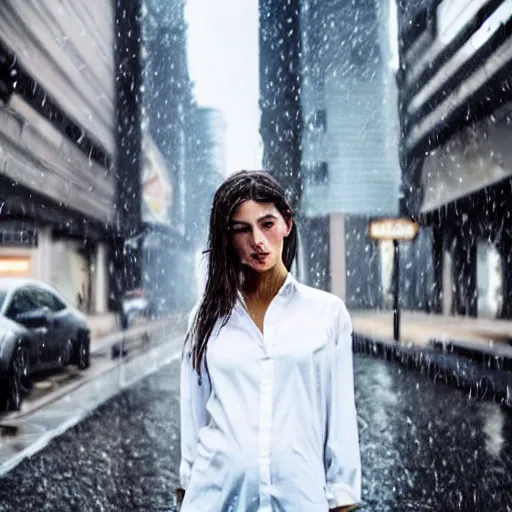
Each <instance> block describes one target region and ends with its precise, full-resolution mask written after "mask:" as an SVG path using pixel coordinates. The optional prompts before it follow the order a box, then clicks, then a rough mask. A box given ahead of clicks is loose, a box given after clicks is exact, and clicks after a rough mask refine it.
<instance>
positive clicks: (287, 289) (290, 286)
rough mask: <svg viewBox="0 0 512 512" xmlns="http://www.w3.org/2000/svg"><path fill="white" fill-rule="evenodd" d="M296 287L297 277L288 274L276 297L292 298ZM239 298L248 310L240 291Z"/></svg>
mask: <svg viewBox="0 0 512 512" xmlns="http://www.w3.org/2000/svg"><path fill="white" fill-rule="evenodd" d="M296 286H297V280H296V279H295V277H294V276H293V275H292V273H291V272H288V275H287V276H286V279H285V280H284V283H283V284H282V285H281V288H279V291H278V292H277V294H276V297H284V298H289V297H291V296H292V294H293V291H294V290H295V287H296ZM237 296H238V302H239V303H240V304H241V306H242V307H243V308H244V309H247V306H246V304H245V300H244V297H243V295H242V293H241V292H240V290H238V292H237Z"/></svg>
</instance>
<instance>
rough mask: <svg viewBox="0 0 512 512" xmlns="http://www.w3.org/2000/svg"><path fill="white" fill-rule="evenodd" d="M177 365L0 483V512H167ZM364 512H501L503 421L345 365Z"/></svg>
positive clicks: (432, 387)
mask: <svg viewBox="0 0 512 512" xmlns="http://www.w3.org/2000/svg"><path fill="white" fill-rule="evenodd" d="M177 390H178V363H177V362H175V363H172V364H171V365H170V366H167V367H165V368H164V369H163V370H160V371H159V372H158V373H156V374H154V375H152V376H151V377H149V378H147V379H145V380H143V381H141V382H140V383H138V384H137V385H135V386H134V387H133V388H130V389H128V390H127V391H125V392H123V393H122V394H120V395H118V396H116V397H115V398H113V399H111V400H110V401H109V402H107V403H105V404H104V405H103V406H101V407H100V408H99V409H97V410H96V411H95V412H93V413H92V414H91V415H90V416H89V417H88V418H86V419H85V420H84V421H83V422H82V423H81V424H79V425H77V426H76V427H74V428H73V429H71V430H69V431H67V432H66V433H65V434H63V435H62V436H61V437H59V438H57V439H55V440H54V441H52V443H51V444H50V445H49V446H48V447H47V448H45V449H44V450H43V451H41V452H40V453H38V454H37V455H35V456H33V457H32V458H31V459H27V460H25V461H23V462H22V463H21V464H20V465H19V466H17V467H16V468H15V469H14V470H12V471H11V472H10V473H8V474H7V475H6V476H4V477H3V478H2V479H1V480H0V511H25V510H35V511H38V512H39V511H41V512H42V511H52V512H55V511H58V512H61V511H62V512H67V511H81V512H82V511H130V510H139V511H145V512H146V511H147V512H150V511H164V510H170V509H171V505H172V496H173V490H174V488H175V486H176V484H177V467H178V459H179V425H178V393H177ZM356 395H357V398H356V399H357V406H358V412H359V416H360V417H359V427H360V438H361V452H362V461H363V500H364V501H363V504H362V507H361V510H364V511H378V512H385V511H402V510H404V511H407V510H414V511H430V510H436V511H464V512H468V511H470V512H472V511H488V510H489V511H491V510H492V511H497V510H499V511H508V510H512V415H511V413H510V412H509V411H506V410H504V409H501V408H500V407H499V406H498V405H497V404H495V403H493V402H477V401H475V400H472V399H471V398H470V397H469V396H467V395H466V394H464V393H463V392H461V391H459V390H456V389H453V388H450V387H447V386H445V385H444V384H443V383H437V384H436V383H434V382H432V381H431V380H430V379H429V378H427V377H424V376H422V375H421V374H419V373H416V372H410V371H407V370H404V369H403V368H401V367H399V366H398V365H395V364H393V363H386V362H383V361H380V360H373V359H366V358H359V357H358V358H356Z"/></svg>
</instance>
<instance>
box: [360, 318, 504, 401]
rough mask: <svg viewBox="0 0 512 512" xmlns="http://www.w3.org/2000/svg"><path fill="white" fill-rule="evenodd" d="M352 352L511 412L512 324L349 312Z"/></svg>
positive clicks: (485, 320)
mask: <svg viewBox="0 0 512 512" xmlns="http://www.w3.org/2000/svg"><path fill="white" fill-rule="evenodd" d="M350 313H351V317H352V324H353V332H354V350H355V351H356V352H357V353H360V354H365V355H368V356H372V357H379V358H383V359H386V360H392V361H396V362H398V363H399V364H402V365H404V366H407V367H408V368H413V369H417V370H420V371H422V372H426V373H428V374H430V375H432V376H433V377H434V378H435V379H438V378H442V380H444V381H446V382H447V383H453V384H455V385H456V386H457V387H460V388H464V389H469V390H470V393H471V394H472V395H473V394H474V395H476V396H480V397H485V399H489V398H491V399H493V400H496V401H498V402H499V403H501V404H504V405H507V406H508V407H512V321H505V320H495V319H487V318H468V317H446V316H442V315H435V314H428V313H419V312H412V311H401V322H400V341H399V342H396V341H394V340H393V312H392V311H351V312H350Z"/></svg>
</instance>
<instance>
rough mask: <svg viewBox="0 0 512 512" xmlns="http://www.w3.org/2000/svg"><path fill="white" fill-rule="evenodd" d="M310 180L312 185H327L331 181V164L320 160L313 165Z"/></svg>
mask: <svg viewBox="0 0 512 512" xmlns="http://www.w3.org/2000/svg"><path fill="white" fill-rule="evenodd" d="M309 181H310V183H311V184H312V185H327V184H328V183H329V166H328V164H327V162H320V163H318V164H314V165H312V166H311V169H310V172H309Z"/></svg>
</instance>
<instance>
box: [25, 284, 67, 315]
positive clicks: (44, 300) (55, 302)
mask: <svg viewBox="0 0 512 512" xmlns="http://www.w3.org/2000/svg"><path fill="white" fill-rule="evenodd" d="M31 293H32V294H33V296H34V298H35V302H36V303H37V307H39V308H48V309H50V310H51V311H61V310H62V309H64V308H65V307H66V306H65V304H63V303H62V301H60V300H59V299H58V298H57V297H55V295H53V293H51V292H49V291H47V290H43V289H42V288H33V289H32V290H31Z"/></svg>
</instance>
